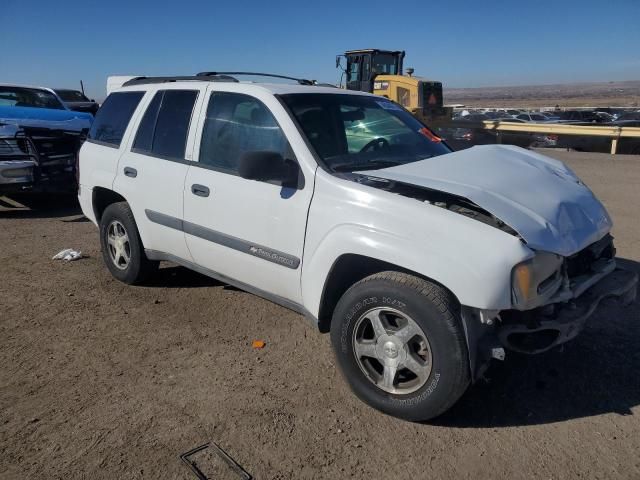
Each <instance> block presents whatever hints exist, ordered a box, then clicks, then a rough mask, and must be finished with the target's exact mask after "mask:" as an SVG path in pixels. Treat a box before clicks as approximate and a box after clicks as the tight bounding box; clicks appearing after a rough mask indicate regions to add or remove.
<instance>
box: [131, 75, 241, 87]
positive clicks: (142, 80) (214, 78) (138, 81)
mask: <svg viewBox="0 0 640 480" xmlns="http://www.w3.org/2000/svg"><path fill="white" fill-rule="evenodd" d="M183 81H200V82H203V81H204V82H207V81H208V82H238V80H237V79H235V78H233V77H230V76H228V75H210V76H207V77H205V78H203V76H200V75H197V76H194V75H186V76H178V77H135V78H132V79H131V80H127V81H126V82H124V83H123V84H122V86H123V87H128V86H130V85H144V84H148V83H170V82H183Z"/></svg>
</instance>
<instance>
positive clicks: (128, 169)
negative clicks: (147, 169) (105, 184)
mask: <svg viewBox="0 0 640 480" xmlns="http://www.w3.org/2000/svg"><path fill="white" fill-rule="evenodd" d="M124 174H125V175H126V176H127V177H131V178H136V177H137V176H138V171H137V170H136V169H135V168H131V167H124Z"/></svg>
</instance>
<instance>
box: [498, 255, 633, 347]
mask: <svg viewBox="0 0 640 480" xmlns="http://www.w3.org/2000/svg"><path fill="white" fill-rule="evenodd" d="M637 285H638V274H637V273H636V272H632V271H630V270H626V269H623V268H619V267H618V268H616V269H615V270H613V271H612V272H611V273H609V274H607V275H606V276H604V277H603V278H602V279H600V280H599V281H598V282H597V283H595V284H594V285H592V286H590V287H589V288H588V289H586V290H585V291H584V292H582V293H581V294H580V295H579V296H578V297H577V298H574V299H572V300H570V301H568V302H563V303H555V304H551V305H546V306H544V307H540V308H536V309H534V310H531V311H525V312H513V311H511V312H510V313H512V315H508V314H505V315H504V316H503V315H502V314H501V316H502V317H503V318H502V320H503V322H502V323H501V324H499V326H498V327H497V334H498V338H499V340H500V342H501V344H502V345H503V346H504V347H505V348H508V349H510V350H514V351H517V352H520V353H526V354H536V353H542V352H544V351H547V350H549V349H551V348H553V347H556V346H557V345H561V344H563V343H565V342H568V341H569V340H571V339H573V338H575V337H576V336H577V335H578V334H579V333H580V332H581V331H582V329H583V328H584V326H585V324H586V322H587V319H588V318H589V317H590V316H591V315H592V314H593V312H595V310H596V308H598V305H599V304H600V302H601V301H602V300H603V299H605V298H608V297H614V298H616V299H617V300H618V301H619V302H620V303H621V304H622V305H629V304H631V303H633V301H634V300H635V298H636V295H637Z"/></svg>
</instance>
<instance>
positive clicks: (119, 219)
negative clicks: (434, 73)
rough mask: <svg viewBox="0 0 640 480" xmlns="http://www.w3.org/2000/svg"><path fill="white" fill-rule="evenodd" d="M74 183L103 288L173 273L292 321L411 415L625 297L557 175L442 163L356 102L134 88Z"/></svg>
mask: <svg viewBox="0 0 640 480" xmlns="http://www.w3.org/2000/svg"><path fill="white" fill-rule="evenodd" d="M300 83H305V82H300ZM80 184H81V186H80V194H79V198H80V203H81V205H82V210H83V212H84V214H85V215H86V216H87V217H88V218H90V219H91V220H92V221H93V222H94V223H95V224H96V225H98V226H99V228H100V240H101V244H102V250H103V255H104V261H105V263H106V265H107V267H108V268H109V270H110V271H111V273H112V274H113V276H115V277H116V278H118V279H119V280H121V281H123V282H125V283H131V284H132V283H138V282H142V281H143V280H144V279H145V278H146V277H147V275H148V274H150V273H152V272H153V271H154V270H155V269H156V268H157V267H158V262H159V261H161V260H169V261H172V262H175V263H178V264H180V265H184V266H186V267H188V268H191V269H193V270H196V271H198V272H202V273H204V274H206V275H210V276H212V277H214V278H217V279H220V280H222V281H224V282H228V283H229V284H233V285H236V286H238V287H240V288H242V289H245V290H247V291H249V292H252V293H255V294H257V295H260V296H263V297H265V298H268V299H270V300H273V301H274V302H277V303H279V304H281V305H283V306H285V307H288V308H290V309H293V310H295V311H297V312H300V313H302V314H304V315H305V316H307V317H308V318H310V319H312V320H313V322H314V323H316V324H317V326H318V328H319V329H320V330H321V331H323V332H328V331H330V332H331V340H332V343H333V346H334V349H335V353H336V356H337V360H338V363H339V365H340V367H341V369H342V371H343V372H344V374H345V377H346V379H347V381H348V382H349V384H350V385H351V387H352V389H353V390H354V391H355V393H356V394H357V395H358V396H359V397H360V398H361V399H362V400H364V401H365V402H367V403H368V404H370V405H372V406H373V407H375V408H377V409H380V410H382V411H384V412H387V413H390V414H392V415H395V416H398V417H402V418H405V419H410V420H425V419H428V418H432V417H434V416H436V415H439V414H441V413H442V412H444V411H445V410H446V409H448V408H449V407H450V406H451V405H453V404H454V402H456V400H457V399H458V398H459V397H460V396H461V395H462V393H463V392H464V391H465V389H466V388H467V387H468V385H469V384H470V383H471V382H472V381H473V380H474V379H476V378H478V376H479V375H481V373H482V371H483V369H484V368H485V367H486V365H487V364H488V362H489V360H490V359H491V358H492V357H493V358H502V357H503V356H504V348H508V349H512V350H517V351H520V352H526V353H537V352H541V351H544V350H547V349H549V348H551V347H553V346H555V345H558V344H560V343H562V342H565V341H567V340H569V339H571V338H573V337H574V336H575V335H576V334H577V333H578V332H579V331H580V329H581V327H582V326H583V325H584V323H585V320H586V318H587V317H588V316H589V315H590V314H591V313H592V312H593V310H594V309H595V307H596V306H597V305H598V303H599V302H600V300H601V299H602V298H604V297H606V296H612V295H613V296H617V297H619V298H620V300H621V301H623V302H627V303H628V302H631V301H633V299H634V298H635V294H636V284H637V275H636V274H635V273H632V272H629V271H625V270H621V269H620V268H617V267H616V264H615V259H614V255H615V250H614V247H613V244H612V237H611V236H610V234H609V231H610V229H611V220H610V218H609V215H608V214H607V212H606V211H605V209H604V207H603V206H602V204H601V203H600V202H599V201H598V200H597V199H596V198H595V196H594V195H593V194H592V192H591V191H590V190H589V188H587V187H586V186H585V185H584V184H583V183H582V182H581V181H580V180H579V179H578V178H577V177H576V175H575V174H574V173H573V172H572V171H571V170H570V169H568V168H567V167H566V166H565V165H564V164H562V163H561V162H559V161H556V160H553V159H550V158H547V157H544V156H542V155H539V154H537V153H534V152H530V151H527V150H523V149H520V148H517V147H509V146H482V147H474V148H472V149H469V150H465V151H460V152H452V151H451V150H450V149H449V147H448V146H447V145H446V144H445V143H444V142H442V141H441V140H440V138H438V137H437V136H436V135H434V134H433V133H432V131H431V130H429V129H428V128H426V127H425V126H424V125H423V124H421V123H419V122H418V120H416V119H415V118H414V117H413V116H411V114H410V113H409V112H407V111H406V110H404V109H403V108H402V107H400V106H399V105H397V104H395V103H393V102H391V101H389V100H387V99H385V98H382V97H378V96H373V95H369V94H365V93H359V92H350V91H345V90H340V89H336V88H324V87H318V86H311V85H296V84H293V85H289V84H284V83H283V84H266V83H265V84H261V83H246V82H238V81H237V80H236V79H235V78H232V77H229V76H225V75H219V74H204V75H199V76H194V77H173V78H170V77H167V78H145V77H140V78H135V79H133V80H130V81H128V82H126V83H125V84H124V86H123V87H122V88H120V89H118V90H116V91H114V92H113V93H111V94H110V95H109V97H108V98H107V100H106V101H105V102H104V104H103V105H102V107H101V108H100V110H99V112H98V114H97V116H96V119H95V122H94V123H93V127H92V129H91V132H90V134H89V139H88V140H87V141H86V143H85V144H84V145H83V147H82V150H81V152H80Z"/></svg>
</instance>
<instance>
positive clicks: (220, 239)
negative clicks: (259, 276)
mask: <svg viewBox="0 0 640 480" xmlns="http://www.w3.org/2000/svg"><path fill="white" fill-rule="evenodd" d="M145 213H146V215H147V218H148V219H149V220H150V221H152V222H153V223H157V224H160V225H164V226H165V227H169V228H173V229H174V230H180V231H182V232H184V233H187V234H189V235H193V236H194V237H198V238H202V239H204V240H208V241H210V242H212V243H216V244H218V245H222V246H224V247H227V248H231V249H233V250H237V251H239V252H242V253H247V254H249V255H253V256H254V257H258V258H262V259H263V260H266V261H268V262H272V263H277V264H278V265H282V266H283V267H287V268H292V269H294V270H295V269H296V268H298V266H299V265H300V259H299V258H298V257H295V256H293V255H289V254H288V253H284V252H280V251H278V250H273V249H271V248H269V247H264V246H262V245H258V244H256V243H252V242H248V241H246V240H243V239H241V238H237V237H233V236H231V235H227V234H224V233H222V232H218V231H216V230H211V229H210V228H206V227H203V226H202V225H197V224H195V223H191V222H187V221H184V220H180V219H179V218H176V217H172V216H170V215H165V214H164V213H160V212H155V211H153V210H145Z"/></svg>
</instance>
